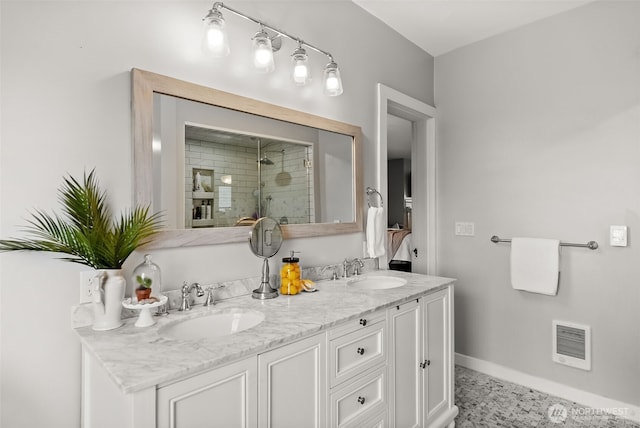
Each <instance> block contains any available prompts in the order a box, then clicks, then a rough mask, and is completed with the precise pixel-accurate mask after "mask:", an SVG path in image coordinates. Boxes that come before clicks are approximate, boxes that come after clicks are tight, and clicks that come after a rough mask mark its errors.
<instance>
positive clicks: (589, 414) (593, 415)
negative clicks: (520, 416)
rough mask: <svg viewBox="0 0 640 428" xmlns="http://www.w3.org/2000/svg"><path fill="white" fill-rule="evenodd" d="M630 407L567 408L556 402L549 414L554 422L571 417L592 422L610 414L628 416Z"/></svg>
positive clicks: (584, 421) (560, 421) (578, 420)
mask: <svg viewBox="0 0 640 428" xmlns="http://www.w3.org/2000/svg"><path fill="white" fill-rule="evenodd" d="M628 411H629V409H628V408H626V407H601V408H592V407H572V408H570V409H567V408H566V407H565V406H563V405H562V404H554V405H552V406H549V409H548V410H547V416H548V417H549V420H550V421H551V422H552V423H554V424H561V423H563V422H564V421H566V420H567V418H571V419H573V420H575V421H577V422H582V423H586V422H592V421H594V420H596V419H599V418H602V417H608V416H621V417H625V416H627V413H628Z"/></svg>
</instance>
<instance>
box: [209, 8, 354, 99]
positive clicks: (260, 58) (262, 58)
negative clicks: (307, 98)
mask: <svg viewBox="0 0 640 428" xmlns="http://www.w3.org/2000/svg"><path fill="white" fill-rule="evenodd" d="M223 9H224V10H226V11H229V12H231V13H233V14H235V15H237V16H240V17H242V18H244V19H246V20H248V21H251V22H255V23H256V24H258V25H259V26H260V29H259V31H258V32H257V33H256V34H255V35H254V36H253V39H252V45H253V49H252V52H253V65H254V68H255V69H256V70H257V71H259V72H261V73H270V72H271V71H273V70H274V69H275V60H274V57H273V53H274V52H277V51H278V50H279V49H280V46H281V44H282V37H286V38H287V39H290V40H293V41H294V42H296V43H297V44H298V47H297V48H296V49H295V50H294V51H293V53H292V54H291V65H292V70H291V78H292V80H293V82H294V84H295V85H297V86H304V85H306V84H307V83H309V82H310V81H311V73H310V69H309V61H308V55H307V50H306V49H305V48H307V49H311V50H314V51H316V52H318V53H321V54H323V55H325V56H327V57H328V58H329V63H328V64H327V65H326V67H325V69H324V81H323V88H324V89H323V92H324V93H325V94H326V95H328V96H331V97H335V96H338V95H340V94H342V92H343V89H342V80H341V78H340V70H339V69H338V64H337V63H336V62H335V61H334V59H333V56H332V55H331V54H330V53H329V52H327V51H324V50H322V49H320V48H318V47H316V46H313V45H311V44H309V43H307V42H305V41H303V40H302V39H300V38H298V37H295V36H292V35H290V34H288V33H286V32H285V31H282V30H279V29H277V28H275V27H272V26H270V25H267V24H265V23H264V22H262V21H259V20H257V19H255V18H252V17H250V16H248V15H245V14H244V13H242V12H239V11H237V10H235V9H232V8H230V7H229V6H226V5H224V4H223V3H222V2H215V3H214V4H213V7H212V8H211V9H210V10H209V12H208V13H207V15H206V16H205V17H204V18H203V19H202V20H203V22H204V38H203V47H204V49H205V51H207V52H209V53H210V54H211V55H213V56H215V57H222V56H226V55H228V54H229V42H228V38H227V34H226V30H225V20H224V17H223V16H222V12H221V11H222V10H223ZM267 30H269V31H270V32H272V33H274V34H273V35H270V34H269V33H268V32H267Z"/></svg>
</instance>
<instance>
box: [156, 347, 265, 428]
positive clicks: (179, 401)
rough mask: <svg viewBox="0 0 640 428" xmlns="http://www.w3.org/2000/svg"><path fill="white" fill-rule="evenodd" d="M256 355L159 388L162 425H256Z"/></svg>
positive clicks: (179, 427)
mask: <svg viewBox="0 0 640 428" xmlns="http://www.w3.org/2000/svg"><path fill="white" fill-rule="evenodd" d="M256 366H257V363H256V357H255V356H254V357H251V358H247V359H245V360H242V361H238V362H236V363H233V364H230V365H228V366H225V367H221V368H219V369H215V370H212V371H210V372H206V373H203V374H201V375H198V376H194V377H192V378H189V379H185V380H183V381H180V382H177V383H174V384H170V385H167V386H165V387H161V388H158V392H157V400H158V401H157V402H158V427H159V428H165V427H166V428H168V427H171V428H198V427H213V426H219V427H242V428H245V427H246V428H255V427H256V425H257V424H256V415H257V390H258V385H257V367H256Z"/></svg>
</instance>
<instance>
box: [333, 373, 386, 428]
mask: <svg viewBox="0 0 640 428" xmlns="http://www.w3.org/2000/svg"><path fill="white" fill-rule="evenodd" d="M386 408H387V388H386V367H384V366H383V367H380V368H378V369H377V370H375V371H373V372H371V373H369V374H367V375H365V376H364V377H362V378H360V379H358V380H356V381H354V382H352V383H348V384H346V385H343V386H341V387H339V388H336V389H335V390H334V392H333V393H332V394H331V409H330V412H331V427H332V428H348V427H354V426H358V427H360V426H362V423H363V422H365V421H371V424H372V426H375V425H376V424H375V423H373V421H372V418H374V417H375V416H376V415H381V414H386Z"/></svg>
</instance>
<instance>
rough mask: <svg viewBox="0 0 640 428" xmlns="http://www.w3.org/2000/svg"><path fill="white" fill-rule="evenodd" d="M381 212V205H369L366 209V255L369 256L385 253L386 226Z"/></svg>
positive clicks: (373, 256)
mask: <svg viewBox="0 0 640 428" xmlns="http://www.w3.org/2000/svg"><path fill="white" fill-rule="evenodd" d="M383 214H384V208H382V207H369V210H368V211H367V255H368V256H369V257H371V258H375V257H380V256H382V255H384V253H385V248H384V238H385V234H386V232H387V228H386V225H385V224H384V223H385V219H384V215H383Z"/></svg>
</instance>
